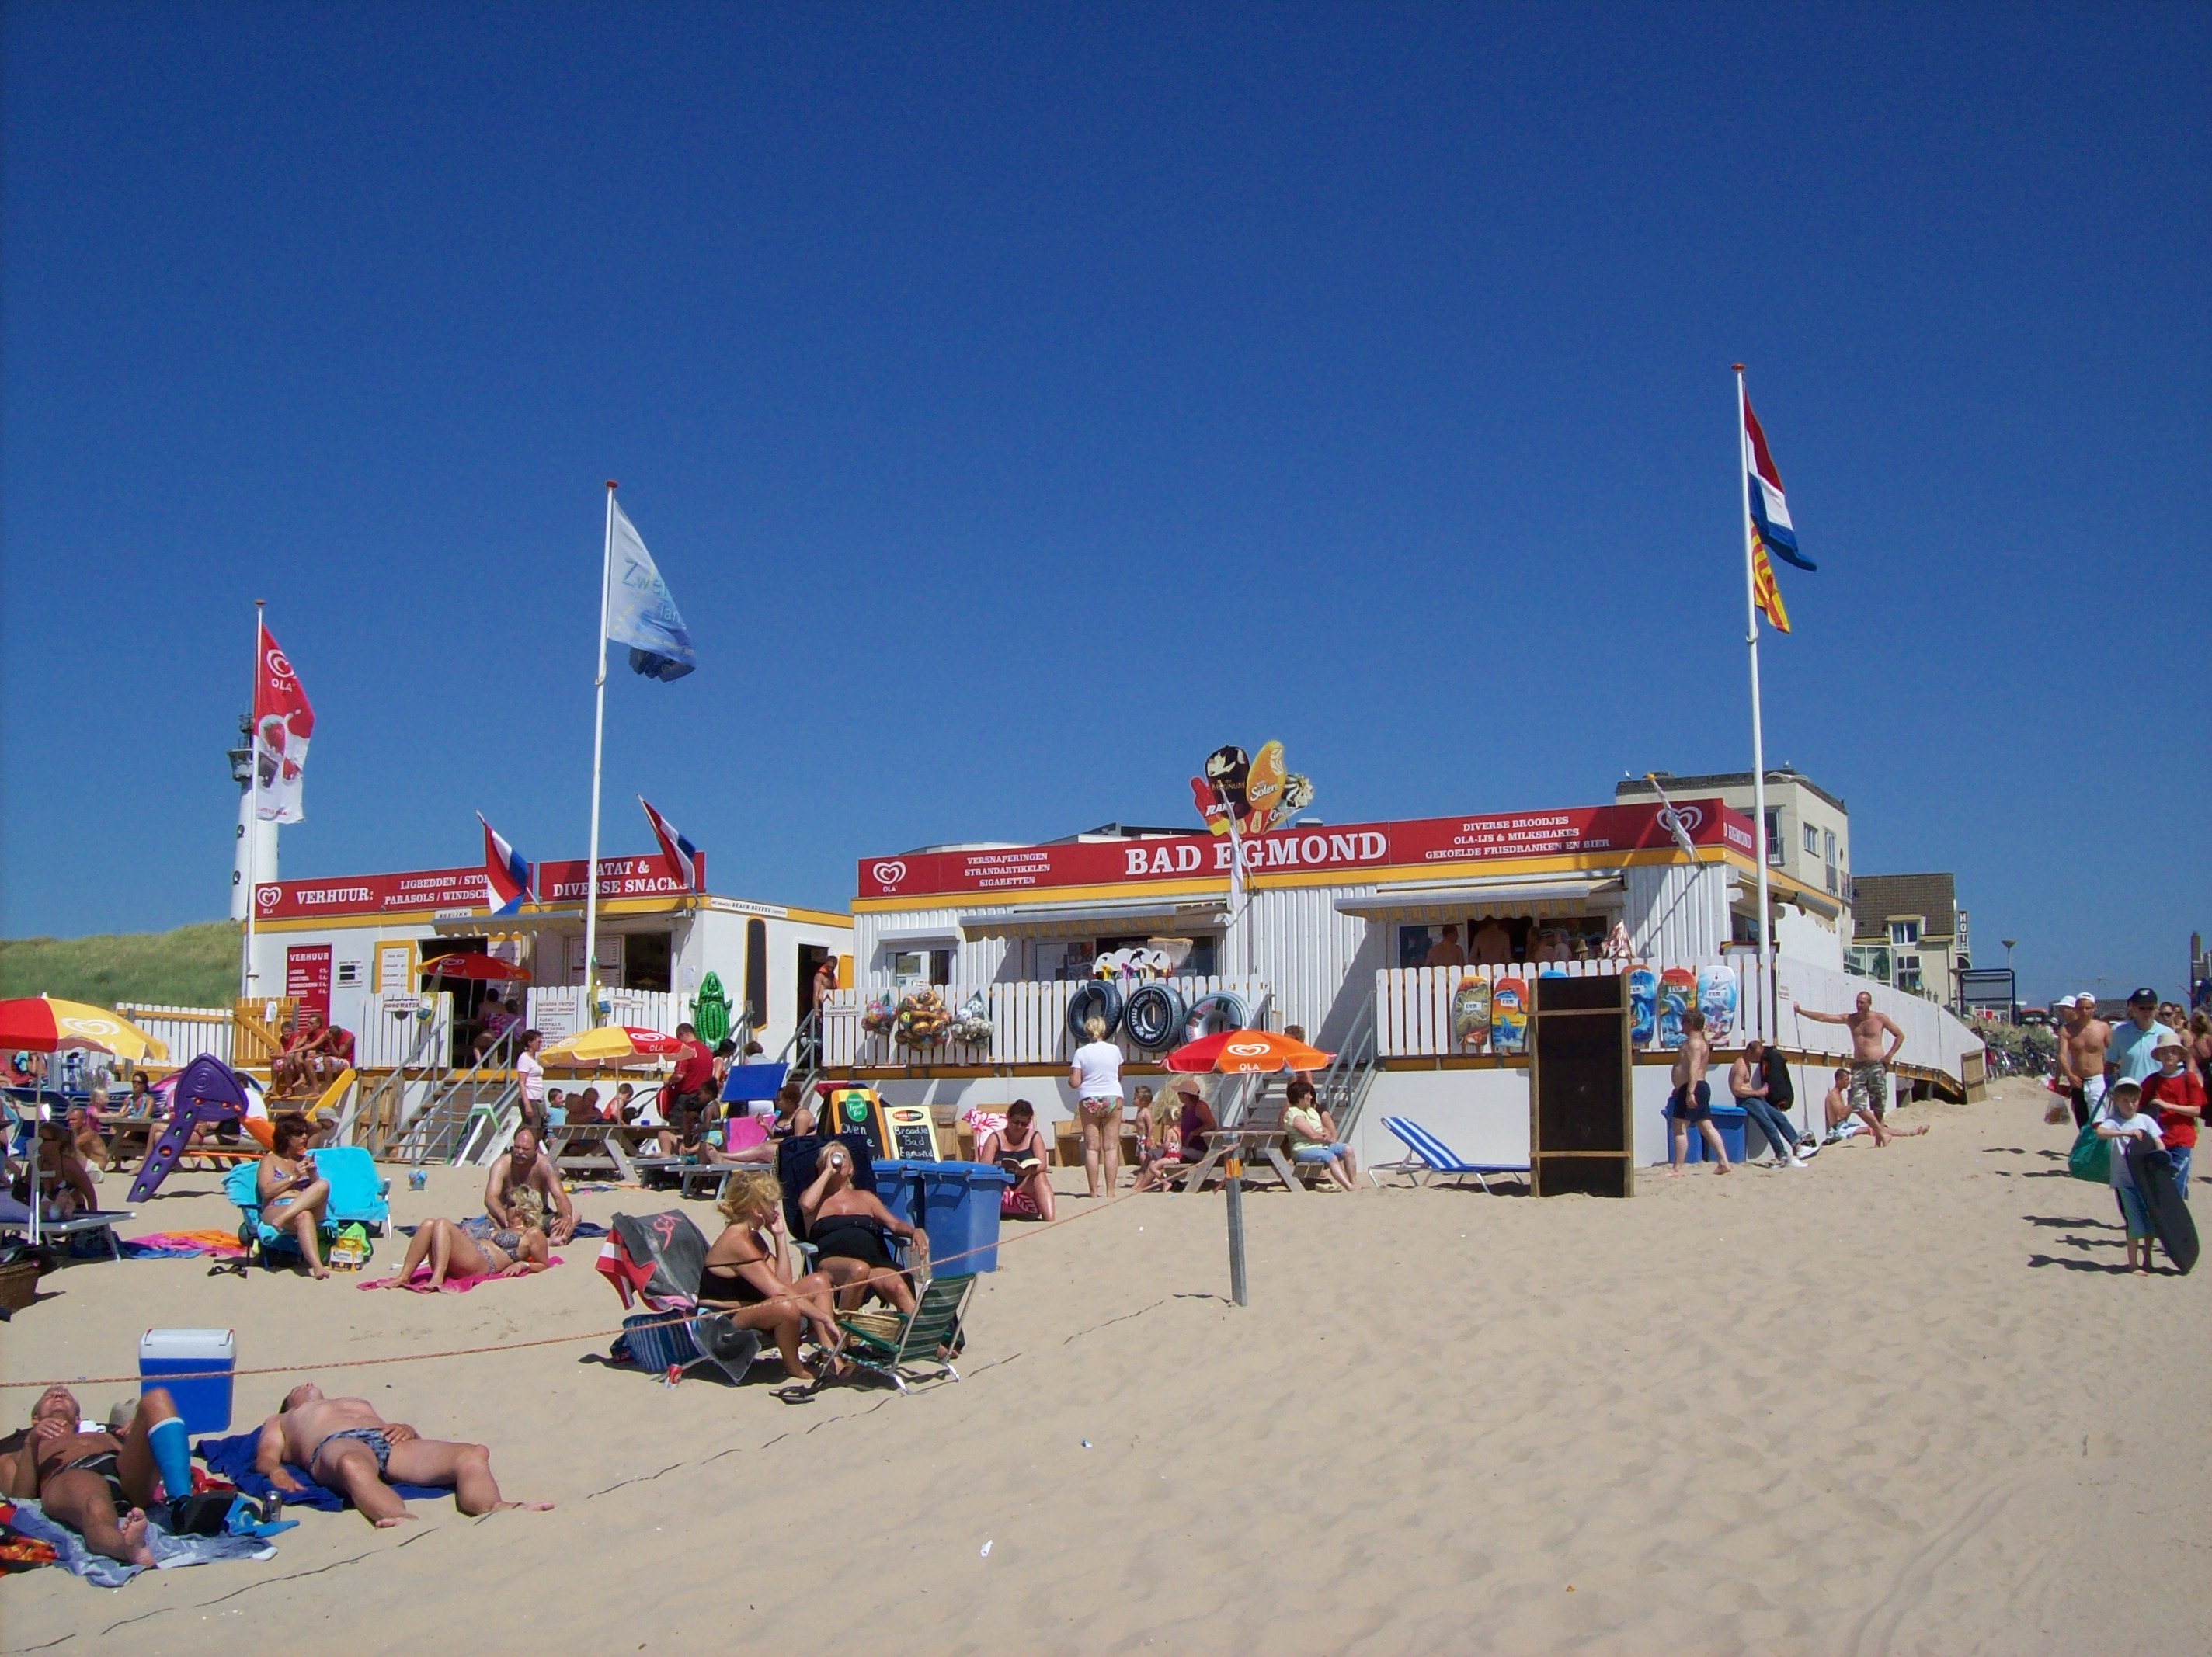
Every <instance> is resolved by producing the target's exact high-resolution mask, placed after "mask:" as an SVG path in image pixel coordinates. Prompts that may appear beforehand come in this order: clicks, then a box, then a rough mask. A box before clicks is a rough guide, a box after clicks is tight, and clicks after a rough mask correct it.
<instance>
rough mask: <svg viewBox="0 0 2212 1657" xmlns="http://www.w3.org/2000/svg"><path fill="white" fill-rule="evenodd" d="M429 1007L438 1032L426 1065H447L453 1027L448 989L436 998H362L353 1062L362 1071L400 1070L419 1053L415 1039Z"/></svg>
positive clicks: (433, 996)
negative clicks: (423, 1013) (400, 1067)
mask: <svg viewBox="0 0 2212 1657" xmlns="http://www.w3.org/2000/svg"><path fill="white" fill-rule="evenodd" d="M426 1007H427V1008H428V1010H429V1012H430V1018H429V1023H431V1024H432V1025H433V1026H434V1027H435V1035H433V1036H432V1037H431V1041H430V1045H429V1047H428V1049H426V1052H427V1053H428V1060H427V1062H429V1063H433V1064H442V1063H444V1062H445V1058H446V1054H447V1051H448V1047H447V1043H448V1042H449V1041H450V1040H451V1032H452V1029H453V994H452V992H449V991H447V990H440V991H439V992H437V993H436V994H435V995H374V994H372V995H369V996H367V997H365V998H363V999H362V1020H361V1028H360V1029H357V1030H356V1031H355V1032H354V1042H353V1059H354V1063H355V1064H356V1065H358V1066H359V1067H360V1068H362V1069H363V1070H397V1069H398V1067H399V1065H401V1064H402V1063H404V1062H405V1061H406V1060H407V1059H408V1058H409V1057H410V1055H411V1054H413V1053H415V1051H416V1047H415V1038H416V1035H417V1034H418V1033H419V1032H420V1031H421V1029H422V1023H423V1021H422V1019H421V1018H420V1017H418V1016H417V1015H418V1014H419V1013H420V1012H421V1011H422V1010H423V1009H424V1008H426ZM415 1062H416V1064H418V1065H420V1064H422V1063H424V1062H426V1061H425V1060H424V1059H416V1061H415Z"/></svg>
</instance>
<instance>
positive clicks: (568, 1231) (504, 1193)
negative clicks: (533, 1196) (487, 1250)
mask: <svg viewBox="0 0 2212 1657" xmlns="http://www.w3.org/2000/svg"><path fill="white" fill-rule="evenodd" d="M525 1190H530V1191H535V1192H536V1193H538V1195H539V1196H541V1197H543V1198H544V1199H545V1213H546V1217H547V1223H546V1227H545V1235H546V1239H547V1241H550V1242H556V1243H564V1242H566V1241H568V1239H569V1238H571V1237H573V1236H574V1235H576V1210H575V1208H574V1205H572V1204H571V1203H570V1202H569V1201H568V1192H567V1191H566V1190H564V1189H563V1188H562V1185H561V1177H560V1175H559V1174H557V1173H556V1172H555V1171H554V1168H553V1159H552V1158H551V1157H550V1156H547V1155H546V1154H545V1153H544V1151H542V1150H539V1149H538V1135H537V1134H536V1133H534V1132H532V1131H531V1130H530V1129H529V1128H526V1127H520V1128H517V1129H515V1131H514V1143H513V1144H511V1145H510V1146H508V1147H507V1155H506V1156H502V1157H501V1158H500V1159H499V1160H498V1161H497V1162H494V1163H493V1164H492V1165H491V1178H490V1179H489V1180H487V1181H484V1212H485V1213H487V1214H489V1215H490V1216H491V1217H492V1223H493V1224H495V1225H496V1226H497V1227H499V1229H501V1230H502V1231H519V1230H520V1229H522V1222H521V1221H520V1219H519V1218H518V1217H516V1215H515V1212H514V1193H517V1192H520V1191H525Z"/></svg>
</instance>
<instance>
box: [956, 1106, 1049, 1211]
mask: <svg viewBox="0 0 2212 1657" xmlns="http://www.w3.org/2000/svg"><path fill="white" fill-rule="evenodd" d="M1050 1148H1051V1147H1050V1145H1049V1144H1048V1141H1047V1140H1046V1138H1045V1137H1044V1135H1042V1133H1040V1132H1037V1125H1036V1107H1035V1106H1034V1105H1032V1104H1030V1102H1029V1101H1028V1100H1026V1099H1017V1100H1015V1101H1014V1102H1013V1103H1012V1104H1011V1105H1009V1106H1007V1107H1006V1126H1004V1127H1002V1128H1000V1129H999V1130H998V1131H997V1132H994V1133H987V1134H985V1135H984V1136H983V1143H982V1144H980V1145H978V1146H977V1147H976V1148H975V1160H976V1161H977V1162H990V1163H994V1164H995V1165H996V1166H998V1167H1000V1168H1004V1169H1006V1172H1007V1173H1009V1174H1012V1175H1013V1177H1014V1184H1013V1189H1012V1190H1011V1191H1010V1192H1008V1193H1006V1194H1007V1196H1008V1198H1009V1199H1011V1205H1012V1206H1011V1208H1010V1209H1002V1210H1001V1212H1008V1211H1012V1212H1020V1211H1024V1210H1026V1211H1028V1212H1030V1213H1033V1214H1035V1215H1036V1217H1037V1218H1039V1219H1041V1220H1044V1221H1050V1220H1051V1218H1052V1181H1050V1180H1049V1179H1048V1178H1047V1177H1046V1176H1045V1166H1044V1163H1045V1155H1044V1154H1045V1152H1046V1151H1047V1150H1049V1149H1050Z"/></svg>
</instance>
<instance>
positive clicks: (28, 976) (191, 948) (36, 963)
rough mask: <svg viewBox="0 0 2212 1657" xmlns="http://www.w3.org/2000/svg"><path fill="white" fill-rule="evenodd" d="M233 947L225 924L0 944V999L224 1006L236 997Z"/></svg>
mask: <svg viewBox="0 0 2212 1657" xmlns="http://www.w3.org/2000/svg"><path fill="white" fill-rule="evenodd" d="M238 950H239V928H238V927H237V926H235V925H234V924H233V923H232V922H230V921H228V920H216V921H210V922H207V923H206V924H204V925H202V926H179V927H178V928H177V929H176V931H174V932H122V933H109V934H106V935H104V936H100V937H94V938H5V939H0V996H12V995H40V994H45V995H54V996H59V997H61V998H64V999H65V1000H70V1001H89V1002H91V1003H93V1004H94V1005H96V1006H102V1007H112V1006H113V1005H115V1004H116V1003H117V1002H118V1001H153V1002H159V1003H161V1004H163V1005H169V1006H184V1007H227V1006H228V1005H230V1004H231V1001H232V999H233V998H234V997H235V996H236V995H237V993H238Z"/></svg>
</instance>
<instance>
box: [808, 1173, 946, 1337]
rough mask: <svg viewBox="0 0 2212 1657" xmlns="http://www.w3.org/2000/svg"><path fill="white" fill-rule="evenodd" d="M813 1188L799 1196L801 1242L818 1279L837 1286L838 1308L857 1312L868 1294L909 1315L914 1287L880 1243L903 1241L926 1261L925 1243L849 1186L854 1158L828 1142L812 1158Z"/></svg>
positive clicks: (872, 1196) (918, 1233) (921, 1236)
mask: <svg viewBox="0 0 2212 1657" xmlns="http://www.w3.org/2000/svg"><path fill="white" fill-rule="evenodd" d="M814 1165H815V1167H816V1168H817V1169H818V1170H819V1171H818V1172H817V1174H815V1176H814V1183H813V1184H812V1185H811V1186H809V1187H806V1189H805V1190H804V1191H802V1192H800V1193H799V1217H800V1218H801V1219H802V1220H803V1221H805V1224H806V1241H809V1242H811V1243H812V1244H813V1245H814V1249H815V1254H816V1257H817V1259H820V1260H821V1262H822V1274H823V1276H824V1277H826V1278H829V1281H830V1282H832V1283H834V1284H836V1285H837V1291H838V1292H837V1304H838V1305H839V1306H840V1307H842V1308H843V1309H844V1310H846V1311H848V1312H856V1311H858V1310H859V1309H860V1302H862V1301H863V1300H865V1299H866V1297H867V1296H868V1294H869V1292H870V1291H871V1290H872V1291H873V1292H874V1293H875V1294H877V1295H878V1296H881V1297H882V1299H883V1301H884V1303H885V1304H886V1305H888V1306H889V1307H890V1308H891V1309H892V1310H893V1311H895V1312H896V1313H898V1314H899V1315H900V1316H902V1317H908V1316H911V1315H912V1314H913V1312H914V1285H913V1284H910V1283H908V1281H907V1280H906V1274H905V1273H904V1272H901V1271H900V1270H899V1267H898V1262H897V1261H896V1260H894V1259H892V1258H891V1251H890V1246H889V1245H888V1244H886V1243H885V1242H884V1233H885V1232H889V1233H890V1235H893V1236H895V1237H903V1238H905V1239H906V1240H907V1241H908V1243H909V1244H911V1245H912V1246H913V1248H912V1252H913V1253H915V1255H916V1256H917V1257H918V1258H920V1259H928V1258H929V1237H928V1235H927V1233H926V1232H922V1231H918V1230H916V1229H915V1228H914V1227H913V1226H910V1225H908V1223H906V1222H905V1221H904V1220H902V1219H899V1218H897V1217H895V1216H894V1215H893V1214H892V1213H891V1211H890V1210H889V1209H887V1208H885V1207H884V1205H883V1204H882V1203H881V1202H880V1201H878V1199H877V1197H876V1193H874V1192H872V1191H863V1190H861V1189H860V1187H858V1186H856V1185H854V1183H853V1153H852V1152H851V1151H850V1150H847V1149H846V1148H845V1147H844V1146H843V1145H841V1144H838V1143H837V1142H836V1140H835V1139H832V1140H831V1141H830V1142H829V1144H826V1145H824V1146H823V1147H822V1149H821V1150H820V1151H818V1152H817V1154H816V1156H815V1161H814Z"/></svg>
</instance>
